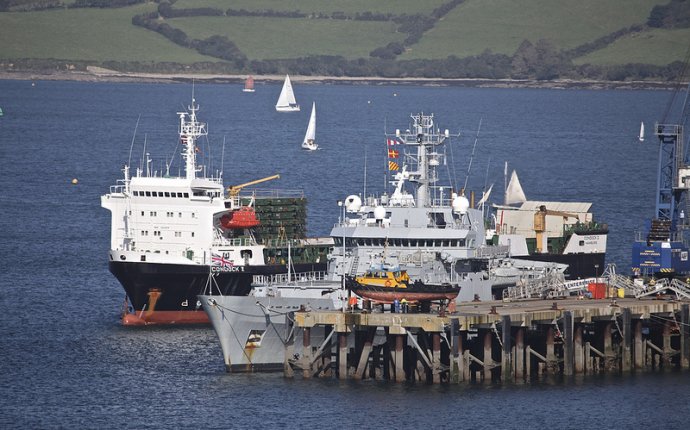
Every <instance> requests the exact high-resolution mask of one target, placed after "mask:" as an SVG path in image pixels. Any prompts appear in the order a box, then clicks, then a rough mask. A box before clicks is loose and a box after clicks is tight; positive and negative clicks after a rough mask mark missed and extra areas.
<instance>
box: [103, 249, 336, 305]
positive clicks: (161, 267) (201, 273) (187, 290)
mask: <svg viewBox="0 0 690 430" xmlns="http://www.w3.org/2000/svg"><path fill="white" fill-rule="evenodd" d="M109 269H110V272H111V273H112V274H113V275H115V277H116V278H117V280H118V281H120V284H122V286H123V288H124V289H125V292H126V293H127V298H128V300H129V304H130V305H131V306H132V308H133V309H132V310H133V311H134V312H140V311H142V310H146V311H198V310H200V309H201V305H200V304H198V303H197V301H198V299H197V295H199V294H203V293H204V290H205V289H206V285H207V284H208V277H209V266H199V265H184V264H156V263H138V262H119V261H111V262H110V263H109ZM236 269H243V270H242V271H237V272H216V276H214V278H215V282H216V283H217V284H218V285H217V287H216V286H215V285H214V286H213V290H212V293H211V294H213V295H216V294H219V291H220V294H222V295H228V296H246V295H247V294H249V291H250V289H251V283H252V277H253V276H254V275H275V274H281V273H287V268H286V266H285V265H284V264H277V265H266V266H244V267H236ZM325 270H326V263H303V264H295V265H294V270H293V271H294V273H302V272H311V271H325ZM152 308H153V309H152ZM202 312H203V311H202Z"/></svg>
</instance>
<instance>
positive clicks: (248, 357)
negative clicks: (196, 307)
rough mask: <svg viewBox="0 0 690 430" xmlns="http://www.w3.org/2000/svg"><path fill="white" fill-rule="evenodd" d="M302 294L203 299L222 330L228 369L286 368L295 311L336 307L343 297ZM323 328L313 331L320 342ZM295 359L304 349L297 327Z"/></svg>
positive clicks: (313, 340) (315, 341)
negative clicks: (287, 344) (287, 346)
mask: <svg viewBox="0 0 690 430" xmlns="http://www.w3.org/2000/svg"><path fill="white" fill-rule="evenodd" d="M324 297H325V298H308V299H305V298H301V297H278V298H276V297H254V296H245V297H237V296H207V295H200V296H199V300H200V301H201V304H202V306H203V308H204V310H205V311H206V313H207V314H208V317H209V320H210V321H211V324H212V325H213V328H214V330H215V331H216V333H217V334H218V339H219V340H220V345H221V349H222V351H223V361H224V362H225V368H226V370H227V371H228V372H258V371H263V372H269V371H282V370H283V366H284V363H285V351H286V343H287V342H288V340H289V339H290V332H291V330H292V324H291V323H290V318H291V316H292V315H291V313H292V312H296V311H299V310H300V308H303V309H313V310H319V311H323V310H336V309H337V308H338V307H340V302H339V300H334V299H332V298H330V297H328V296H324ZM324 338H325V337H324V332H323V330H314V331H313V332H312V333H311V343H312V344H317V345H318V344H320V343H321V342H322V341H323V339H324ZM292 341H293V342H294V343H293V345H294V349H293V351H292V353H293V354H294V356H293V357H289V358H291V359H298V358H299V357H300V356H301V353H302V333H301V331H300V330H297V331H295V337H294V339H292Z"/></svg>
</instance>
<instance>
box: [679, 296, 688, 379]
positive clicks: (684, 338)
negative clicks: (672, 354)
mask: <svg viewBox="0 0 690 430" xmlns="http://www.w3.org/2000/svg"><path fill="white" fill-rule="evenodd" d="M680 367H681V368H682V369H690V305H688V304H687V303H685V304H683V305H682V306H681V307H680Z"/></svg>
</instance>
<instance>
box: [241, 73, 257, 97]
mask: <svg viewBox="0 0 690 430" xmlns="http://www.w3.org/2000/svg"><path fill="white" fill-rule="evenodd" d="M242 91H244V92H245V93H253V92H254V77H253V76H249V77H248V78H247V80H246V81H244V89H243V90H242Z"/></svg>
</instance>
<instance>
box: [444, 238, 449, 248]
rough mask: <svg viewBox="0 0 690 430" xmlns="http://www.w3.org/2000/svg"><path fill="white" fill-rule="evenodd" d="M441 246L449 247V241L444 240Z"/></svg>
mask: <svg viewBox="0 0 690 430" xmlns="http://www.w3.org/2000/svg"><path fill="white" fill-rule="evenodd" d="M443 246H445V247H448V246H450V240H448V239H446V240H444V241H443Z"/></svg>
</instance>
